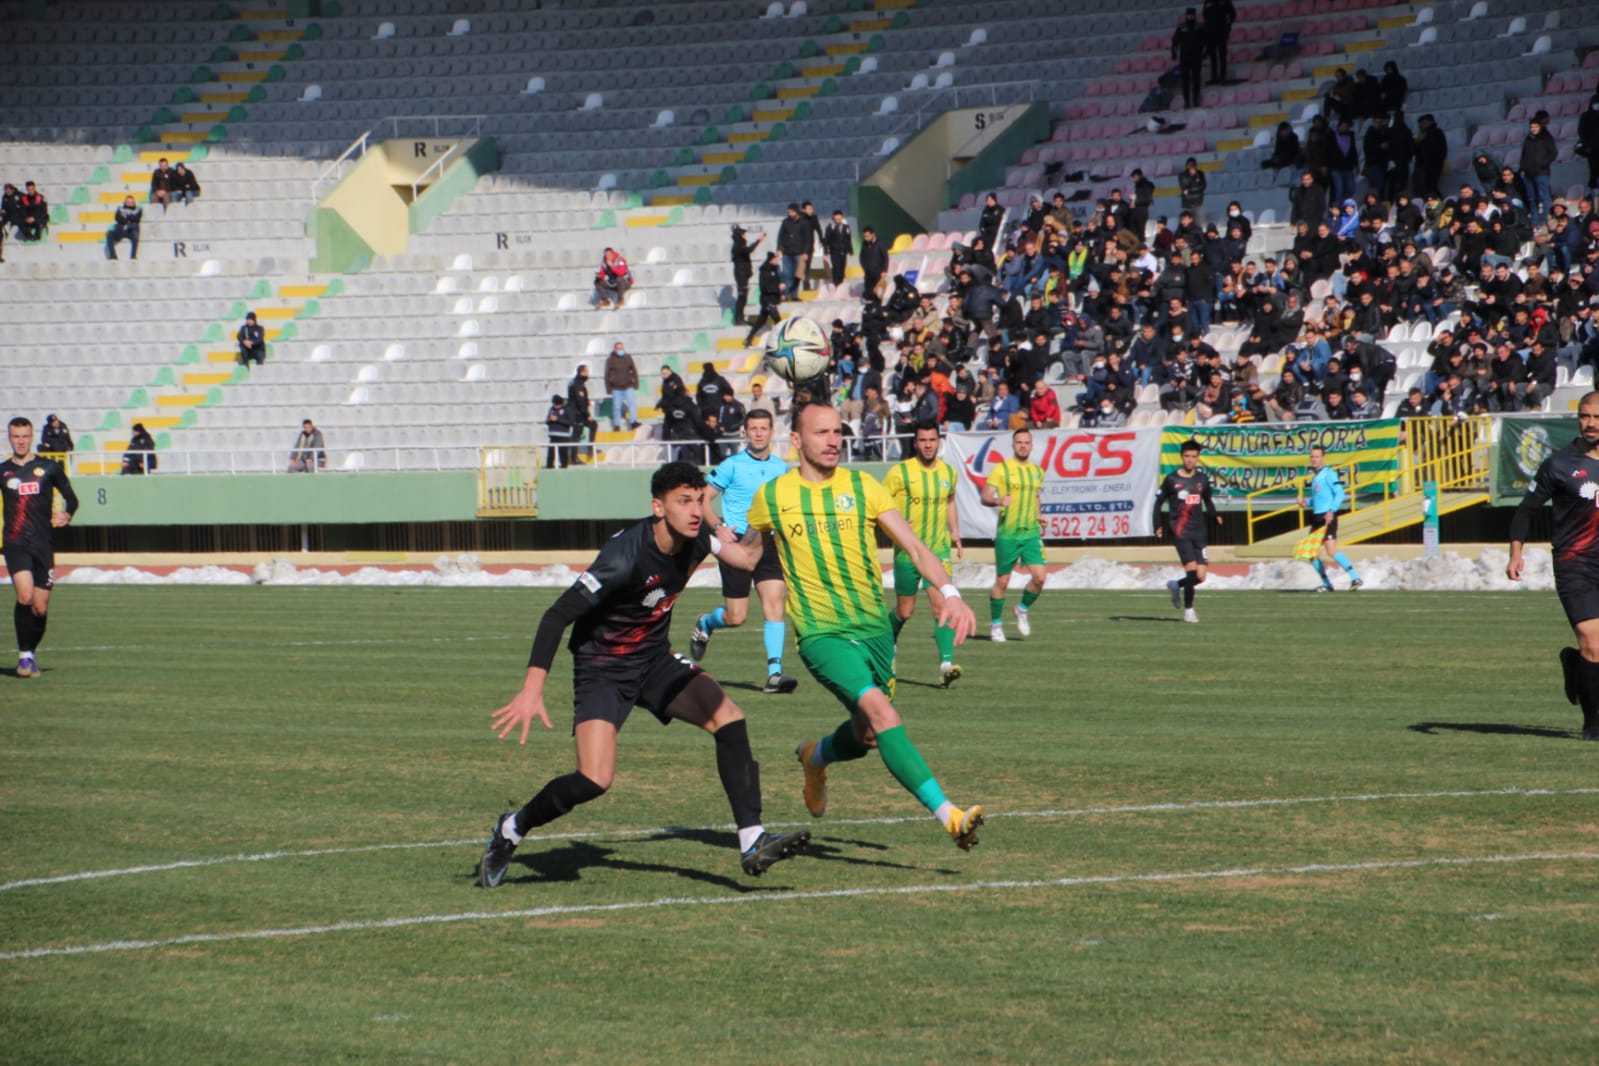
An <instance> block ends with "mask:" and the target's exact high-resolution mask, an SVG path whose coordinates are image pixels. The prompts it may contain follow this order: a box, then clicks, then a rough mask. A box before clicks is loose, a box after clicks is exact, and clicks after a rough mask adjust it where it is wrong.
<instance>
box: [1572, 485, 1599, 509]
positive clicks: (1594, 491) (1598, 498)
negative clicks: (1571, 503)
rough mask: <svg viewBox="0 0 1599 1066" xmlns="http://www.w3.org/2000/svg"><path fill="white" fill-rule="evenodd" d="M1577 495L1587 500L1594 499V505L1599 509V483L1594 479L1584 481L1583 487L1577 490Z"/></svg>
mask: <svg viewBox="0 0 1599 1066" xmlns="http://www.w3.org/2000/svg"><path fill="white" fill-rule="evenodd" d="M1577 495H1578V496H1581V497H1582V498H1583V499H1585V500H1592V501H1593V505H1594V507H1595V508H1596V509H1599V485H1596V484H1594V483H1593V482H1592V481H1584V482H1583V483H1582V487H1581V488H1579V489H1578V490H1577Z"/></svg>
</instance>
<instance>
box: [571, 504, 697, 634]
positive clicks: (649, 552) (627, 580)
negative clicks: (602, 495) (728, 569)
mask: <svg viewBox="0 0 1599 1066" xmlns="http://www.w3.org/2000/svg"><path fill="white" fill-rule="evenodd" d="M660 521H664V519H657V518H645V519H641V520H640V521H638V522H635V523H634V524H633V525H631V526H628V527H627V528H626V529H623V530H622V531H621V532H619V533H617V534H616V536H614V537H612V538H611V539H610V540H609V541H607V542H606V544H605V547H603V548H601V549H600V554H599V555H598V556H597V557H596V558H595V560H594V562H593V563H591V564H590V565H589V568H588V570H586V571H585V572H584V573H583V574H581V575H580V576H579V577H578V579H577V582H576V583H575V584H574V585H573V586H572V589H573V591H575V592H577V593H578V594H579V595H581V596H582V597H583V599H584V600H586V601H587V602H588V604H589V608H588V610H587V611H585V612H584V613H583V614H582V615H581V616H579V617H578V618H577V619H576V620H575V621H574V622H573V623H572V636H571V638H570V639H569V640H568V641H567V647H568V648H569V649H571V651H572V654H573V655H577V656H582V657H604V658H615V657H619V656H623V657H628V658H632V657H635V656H639V657H643V656H648V655H650V654H652V653H655V652H661V651H666V650H668V649H670V648H671V645H672V640H671V628H672V604H674V603H675V602H677V597H678V595H679V594H680V593H681V592H682V591H683V588H684V586H686V585H687V584H688V579H689V575H691V574H693V573H694V571H695V569H696V568H697V567H698V566H699V565H700V563H701V562H703V561H704V559H705V557H706V556H707V555H709V554H710V552H711V532H710V527H709V526H701V527H700V532H699V536H698V537H696V538H695V539H694V540H691V541H688V542H687V543H685V544H684V545H683V547H682V549H681V550H679V551H678V552H677V553H676V554H675V555H668V554H666V553H665V552H663V551H661V549H660V548H659V547H657V546H656V544H655V524H656V523H657V522H660Z"/></svg>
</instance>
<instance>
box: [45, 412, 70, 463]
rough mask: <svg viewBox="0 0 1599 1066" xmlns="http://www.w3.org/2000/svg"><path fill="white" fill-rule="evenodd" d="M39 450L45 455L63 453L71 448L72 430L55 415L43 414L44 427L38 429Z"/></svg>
mask: <svg viewBox="0 0 1599 1066" xmlns="http://www.w3.org/2000/svg"><path fill="white" fill-rule="evenodd" d="M39 450H40V451H41V452H43V453H45V454H46V455H63V454H65V453H67V452H70V451H71V450H72V431H71V430H69V429H68V428H67V424H66V423H65V422H63V421H61V419H59V418H57V417H56V416H55V415H45V416H44V428H43V429H41V430H40V431H39Z"/></svg>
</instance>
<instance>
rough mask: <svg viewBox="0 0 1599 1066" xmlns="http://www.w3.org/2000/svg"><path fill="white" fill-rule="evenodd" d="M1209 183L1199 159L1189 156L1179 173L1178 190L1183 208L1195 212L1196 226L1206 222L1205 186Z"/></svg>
mask: <svg viewBox="0 0 1599 1066" xmlns="http://www.w3.org/2000/svg"><path fill="white" fill-rule="evenodd" d="M1208 184H1209V182H1208V180H1207V179H1206V178H1205V172H1204V171H1203V170H1200V169H1199V161H1198V160H1197V159H1195V158H1194V157H1193V156H1189V157H1188V161H1187V162H1185V163H1184V164H1183V172H1182V173H1181V174H1179V175H1177V190H1178V193H1179V194H1180V197H1181V200H1182V207H1183V210H1184V211H1188V212H1191V213H1192V214H1193V216H1194V225H1196V226H1203V225H1204V224H1205V188H1206V186H1207V185H1208Z"/></svg>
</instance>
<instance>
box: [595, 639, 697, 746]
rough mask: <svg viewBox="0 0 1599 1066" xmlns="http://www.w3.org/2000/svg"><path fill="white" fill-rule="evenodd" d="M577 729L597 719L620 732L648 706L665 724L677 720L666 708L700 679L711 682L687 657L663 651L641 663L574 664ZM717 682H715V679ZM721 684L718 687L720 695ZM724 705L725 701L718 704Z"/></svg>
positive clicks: (620, 659) (621, 660) (617, 660)
mask: <svg viewBox="0 0 1599 1066" xmlns="http://www.w3.org/2000/svg"><path fill="white" fill-rule="evenodd" d="M573 665H574V669H573V676H572V725H573V728H574V730H575V729H576V727H577V723H579V722H587V721H590V720H593V719H598V720H599V721H602V722H610V723H611V724H612V725H614V726H615V727H616V728H617V730H618V731H620V730H621V728H622V723H624V722H626V721H627V716H628V715H629V714H631V713H632V711H633V708H634V707H643V708H644V709H645V710H647V711H649V712H650V713H651V714H653V715H654V716H655V717H656V718H658V719H660V722H661V724H662V725H670V724H671V723H672V718H671V716H670V715H668V714H667V713H666V709H667V708H668V707H670V706H671V705H672V701H673V700H675V699H677V697H678V696H680V695H682V693H683V690H684V689H686V688H687V687H688V686H689V685H690V684H691V683H692V682H693V681H694V679H695V678H697V677H706V678H710V675H709V674H706V673H705V671H703V670H701V669H700V668H699V667H698V666H695V665H694V664H693V663H692V662H690V661H689V660H688V659H687V658H685V657H684V656H681V655H678V654H676V653H675V652H671V651H666V650H662V651H659V652H655V653H653V654H647V655H645V656H643V657H641V658H639V659H638V660H637V661H634V660H631V659H627V658H623V657H621V656H616V657H612V658H597V657H596V658H583V659H576V660H574V664H573ZM712 683H713V684H714V683H715V682H714V680H713V681H712ZM719 690H720V686H718V691H719ZM718 702H720V700H718Z"/></svg>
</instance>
